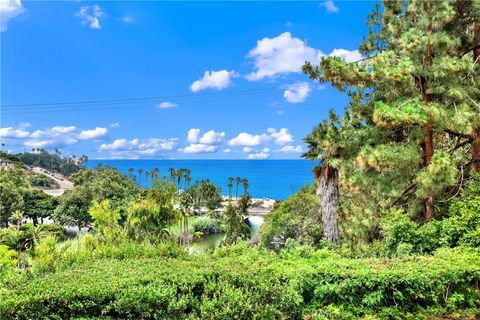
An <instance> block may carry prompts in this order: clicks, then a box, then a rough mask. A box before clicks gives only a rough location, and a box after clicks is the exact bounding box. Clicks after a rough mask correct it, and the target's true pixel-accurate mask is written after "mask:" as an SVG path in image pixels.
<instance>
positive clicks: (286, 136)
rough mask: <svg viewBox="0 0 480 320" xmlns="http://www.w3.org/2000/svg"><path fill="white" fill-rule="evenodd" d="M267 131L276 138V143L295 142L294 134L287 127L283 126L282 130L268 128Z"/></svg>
mask: <svg viewBox="0 0 480 320" xmlns="http://www.w3.org/2000/svg"><path fill="white" fill-rule="evenodd" d="M267 132H268V133H270V136H271V137H272V138H274V139H275V143H276V144H278V145H284V144H289V143H292V142H293V136H292V135H291V134H290V132H288V129H287V128H281V129H280V131H277V130H276V129H274V128H268V130H267Z"/></svg>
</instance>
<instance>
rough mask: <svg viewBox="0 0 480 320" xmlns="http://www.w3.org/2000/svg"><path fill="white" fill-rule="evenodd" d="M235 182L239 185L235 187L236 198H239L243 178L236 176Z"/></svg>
mask: <svg viewBox="0 0 480 320" xmlns="http://www.w3.org/2000/svg"><path fill="white" fill-rule="evenodd" d="M235 182H236V183H237V186H236V188H235V199H237V200H238V184H239V183H240V182H242V178H240V177H236V178H235Z"/></svg>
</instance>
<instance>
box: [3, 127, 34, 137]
mask: <svg viewBox="0 0 480 320" xmlns="http://www.w3.org/2000/svg"><path fill="white" fill-rule="evenodd" d="M29 135H30V132H28V131H26V130H24V129H22V128H18V129H14V128H13V127H6V128H0V138H5V139H8V138H12V139H21V138H26V137H28V136H29Z"/></svg>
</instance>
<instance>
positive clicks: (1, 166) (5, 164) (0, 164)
mask: <svg viewBox="0 0 480 320" xmlns="http://www.w3.org/2000/svg"><path fill="white" fill-rule="evenodd" d="M14 167H15V165H14V164H13V162H12V161H10V160H5V159H0V170H8V169H13V168H14Z"/></svg>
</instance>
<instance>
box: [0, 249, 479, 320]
mask: <svg viewBox="0 0 480 320" xmlns="http://www.w3.org/2000/svg"><path fill="white" fill-rule="evenodd" d="M478 281H480V252H479V251H476V250H474V249H471V250H452V249H449V250H441V251H438V252H437V253H436V254H435V255H433V256H416V257H405V258H395V259H347V258H343V257H341V256H339V255H337V254H335V253H332V252H329V251H327V250H320V251H315V250H313V249H312V248H311V247H310V248H307V247H305V248H304V249H301V248H299V249H298V250H291V251H286V252H284V253H282V254H281V255H278V254H275V253H272V252H268V251H266V250H263V249H262V250H255V249H252V248H249V247H248V246H247V245H245V244H242V245H238V246H232V247H227V248H222V249H220V250H217V251H216V252H214V253H213V254H203V255H192V256H182V257H180V258H170V259H167V258H159V257H152V258H126V259H122V260H118V259H100V260H96V259H94V260H85V261H83V262H80V261H79V262H76V263H75V262H74V263H71V264H65V265H63V266H59V268H58V269H57V271H55V272H53V273H51V272H50V273H48V272H47V273H46V274H38V275H37V274H33V275H32V276H30V277H26V276H25V277H22V278H19V279H17V280H16V282H15V283H9V284H7V285H5V286H4V287H3V288H0V318H2V319H32V318H35V319H41V318H48V319H69V318H74V317H76V318H82V317H85V318H95V317H105V318H114V319H119V318H120V319H302V318H304V319H357V318H362V317H363V318H364V319H405V318H414V317H416V318H420V319H421V318H435V317H439V318H442V317H448V318H450V315H459V316H465V317H467V316H470V317H471V318H472V319H473V318H475V317H478V316H480V311H479V310H480V292H479V291H478V289H477V287H476V284H477V283H478Z"/></svg>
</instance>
